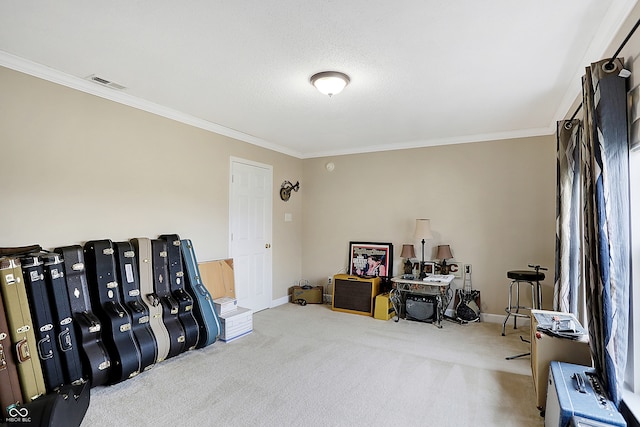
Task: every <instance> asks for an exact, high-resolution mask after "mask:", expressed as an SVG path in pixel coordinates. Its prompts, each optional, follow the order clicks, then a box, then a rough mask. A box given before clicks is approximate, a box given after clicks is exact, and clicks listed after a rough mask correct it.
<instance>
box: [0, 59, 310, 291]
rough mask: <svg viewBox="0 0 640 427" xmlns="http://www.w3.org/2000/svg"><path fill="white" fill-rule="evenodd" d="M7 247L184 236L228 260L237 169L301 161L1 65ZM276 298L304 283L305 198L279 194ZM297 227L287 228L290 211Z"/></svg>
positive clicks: (293, 169)
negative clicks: (233, 162) (233, 163)
mask: <svg viewBox="0 0 640 427" xmlns="http://www.w3.org/2000/svg"><path fill="white" fill-rule="evenodd" d="M0 93H1V94H2V96H1V97H0V147H1V154H0V159H1V164H0V182H2V189H3V191H2V196H3V197H2V200H3V202H2V210H1V213H0V219H1V220H2V227H0V246H20V245H29V244H33V243H38V244H40V245H41V246H43V247H44V248H47V249H50V248H54V247H56V246H61V245H71V244H82V243H83V242H85V241H87V240H91V239H105V238H108V239H111V240H114V241H117V240H126V239H130V238H133V237H151V238H154V237H156V236H157V235H158V234H162V233H178V234H179V235H180V236H181V237H182V238H190V239H191V240H193V242H194V245H195V249H196V254H197V256H198V259H199V260H210V259H220V258H226V257H228V255H229V252H228V224H229V203H228V197H229V162H230V157H231V156H235V157H240V158H244V159H248V160H252V161H256V162H261V163H265V164H269V165H272V166H273V180H274V188H277V189H279V188H280V183H281V182H282V181H283V180H285V179H289V180H291V179H296V177H299V176H300V175H301V170H302V161H301V160H299V159H296V158H293V157H290V156H286V155H283V154H279V153H276V152H274V151H270V150H266V149H262V148H258V147H256V146H253V145H250V144H247V143H244V142H240V141H237V140H234V139H231V138H227V137H224V136H220V135H217V134H214V133H211V132H207V131H205V130H201V129H198V128H195V127H191V126H187V125H184V124H181V123H178V122H175V121H172V120H168V119H165V118H162V117H159V116H156V115H153V114H149V113H146V112H143V111H140V110H136V109H134V108H130V107H127V106H123V105H121V104H118V103H115V102H111V101H107V100H104V99H101V98H98V97H95V96H92V95H89V94H86V93H83V92H79V91H76V90H72V89H69V88H66V87H63V86H60V85H56V84H53V83H50V82H46V81H44V80H41V79H37V78H34V77H31V76H28V75H25V74H22V73H18V72H15V71H12V70H9V69H6V68H2V67H0ZM273 207H274V212H273V214H274V215H273V219H274V220H273V245H272V247H273V261H274V268H273V283H274V289H273V295H272V297H273V299H278V298H282V297H285V296H286V295H287V288H288V286H289V284H290V283H292V282H293V281H295V280H298V279H299V278H300V276H301V267H300V265H301V255H300V253H301V239H300V237H299V236H300V234H301V226H302V221H301V207H302V204H301V199H300V198H297V197H295V195H294V196H293V197H292V200H291V201H290V202H288V203H287V204H286V206H285V204H284V203H283V202H282V201H280V199H279V197H278V192H277V191H274V200H273ZM285 212H289V213H292V214H293V218H294V221H293V222H287V223H285V222H284V213H285Z"/></svg>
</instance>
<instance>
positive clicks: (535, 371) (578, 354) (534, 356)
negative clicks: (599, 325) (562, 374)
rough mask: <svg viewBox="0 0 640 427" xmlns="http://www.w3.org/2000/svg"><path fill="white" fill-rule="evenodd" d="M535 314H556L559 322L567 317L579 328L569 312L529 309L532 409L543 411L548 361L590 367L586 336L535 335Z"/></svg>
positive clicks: (537, 333) (539, 333)
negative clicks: (533, 395)
mask: <svg viewBox="0 0 640 427" xmlns="http://www.w3.org/2000/svg"><path fill="white" fill-rule="evenodd" d="M536 313H541V314H545V315H552V316H553V315H558V316H561V318H562V319H565V318H566V317H570V318H571V320H572V321H573V322H575V323H576V324H577V325H580V322H578V320H577V319H576V318H575V316H573V315H572V314H569V313H560V312H556V311H548V310H531V375H532V377H533V385H534V387H535V391H536V399H537V402H536V406H537V407H538V409H540V410H543V409H544V406H545V404H546V399H547V385H548V379H549V365H550V364H551V361H552V360H557V361H559V362H568V363H574V364H576V365H585V366H591V350H590V349H589V337H588V336H587V335H585V336H584V337H582V338H581V339H579V340H571V339H567V338H558V337H553V336H551V335H547V334H545V333H542V332H538V331H537V328H538V322H537V320H536V316H535V314H536Z"/></svg>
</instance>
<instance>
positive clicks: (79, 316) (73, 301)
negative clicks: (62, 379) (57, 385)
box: [55, 245, 111, 387]
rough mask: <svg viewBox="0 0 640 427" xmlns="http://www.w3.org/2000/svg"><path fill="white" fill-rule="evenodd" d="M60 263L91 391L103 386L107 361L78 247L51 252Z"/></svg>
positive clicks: (81, 254) (106, 374)
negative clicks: (58, 255) (92, 388)
mask: <svg viewBox="0 0 640 427" xmlns="http://www.w3.org/2000/svg"><path fill="white" fill-rule="evenodd" d="M55 252H56V253H58V254H60V255H61V257H62V259H63V260H64V262H63V266H64V276H65V285H66V287H67V295H68V297H69V305H70V307H71V315H72V317H73V320H74V326H75V331H76V336H77V337H78V339H79V341H80V346H79V348H78V350H79V353H80V359H81V361H82V371H83V377H85V378H89V380H90V383H91V387H95V386H99V385H104V384H107V382H108V381H109V373H110V369H111V359H110V357H109V353H108V352H107V349H106V347H105V345H104V342H103V341H102V323H101V322H100V319H98V317H97V316H96V315H95V313H94V312H93V308H92V307H91V300H90V298H89V285H88V283H87V276H86V270H85V263H84V251H83V249H82V246H80V245H72V246H62V247H59V248H55Z"/></svg>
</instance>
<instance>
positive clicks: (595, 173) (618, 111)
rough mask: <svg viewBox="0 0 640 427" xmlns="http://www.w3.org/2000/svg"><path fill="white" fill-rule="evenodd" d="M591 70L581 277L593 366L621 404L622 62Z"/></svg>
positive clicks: (626, 239)
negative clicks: (583, 280)
mask: <svg viewBox="0 0 640 427" xmlns="http://www.w3.org/2000/svg"><path fill="white" fill-rule="evenodd" d="M606 63H607V61H606V60H602V61H600V62H597V63H594V64H591V66H590V67H588V68H587V70H586V75H585V76H584V77H583V101H582V105H583V108H584V138H583V144H582V147H581V158H582V161H581V173H582V180H583V181H582V182H583V209H584V229H583V235H584V242H583V251H584V260H583V261H584V274H585V286H586V289H585V291H586V299H587V317H588V326H589V337H590V344H591V352H592V356H593V360H594V367H595V368H596V370H597V372H598V373H600V374H601V376H602V379H603V381H604V383H605V386H606V388H607V391H608V393H609V396H610V398H611V400H613V401H614V402H615V403H616V404H618V403H619V402H620V399H621V389H622V384H623V381H624V369H625V365H626V356H627V336H628V321H629V319H628V313H629V284H630V281H631V268H630V256H631V250H630V218H629V148H628V138H627V97H626V93H627V90H626V80H625V79H624V78H622V77H619V76H618V73H619V72H620V70H621V69H622V68H623V61H622V59H616V60H615V61H614V62H613V67H611V69H609V68H608V67H607V66H606Z"/></svg>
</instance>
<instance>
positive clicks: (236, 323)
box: [220, 307, 253, 342]
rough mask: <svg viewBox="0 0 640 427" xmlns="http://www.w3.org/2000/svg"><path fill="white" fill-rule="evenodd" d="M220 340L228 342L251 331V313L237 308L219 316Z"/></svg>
mask: <svg viewBox="0 0 640 427" xmlns="http://www.w3.org/2000/svg"><path fill="white" fill-rule="evenodd" d="M220 326H221V327H222V330H221V331H220V340H222V341H225V342H229V341H231V340H234V339H236V338H240V337H241V336H243V335H246V334H248V333H250V332H251V331H253V311H251V310H250V309H248V308H243V307H238V308H237V309H236V310H234V311H231V312H229V313H225V314H221V315H220Z"/></svg>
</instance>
